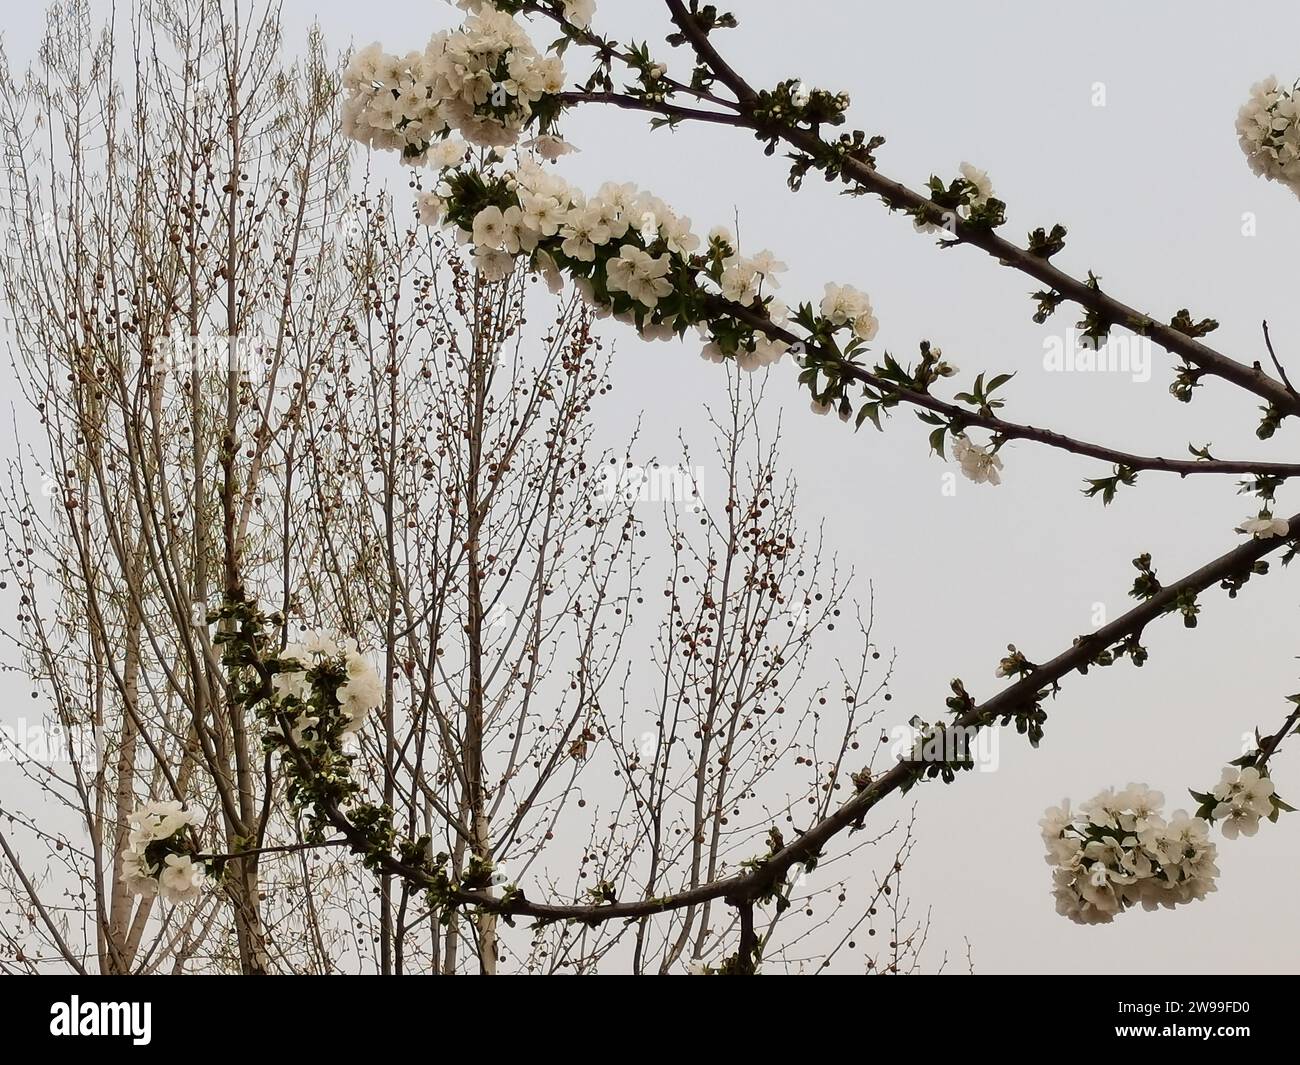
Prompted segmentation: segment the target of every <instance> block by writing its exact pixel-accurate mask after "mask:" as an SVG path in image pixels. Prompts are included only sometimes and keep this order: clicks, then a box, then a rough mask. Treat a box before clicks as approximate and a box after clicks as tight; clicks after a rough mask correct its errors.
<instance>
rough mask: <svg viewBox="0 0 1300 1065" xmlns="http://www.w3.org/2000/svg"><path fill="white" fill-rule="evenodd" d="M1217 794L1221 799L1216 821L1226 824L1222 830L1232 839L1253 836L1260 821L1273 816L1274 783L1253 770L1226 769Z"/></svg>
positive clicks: (1217, 798)
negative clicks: (1262, 818)
mask: <svg viewBox="0 0 1300 1065" xmlns="http://www.w3.org/2000/svg"><path fill="white" fill-rule="evenodd" d="M1213 795H1214V798H1215V799H1216V800H1218V803H1217V805H1216V806H1215V807H1214V820H1215V821H1218V822H1222V824H1220V825H1219V830H1220V831H1221V832H1222V833H1223V834H1224V836H1226V837H1227V838H1228V839H1236V838H1237V837H1238V836H1239V835H1240V836H1253V835H1254V834H1255V833H1256V832H1258V831H1259V819H1260V818H1261V817H1270V816H1271V815H1272V813H1273V782H1272V781H1271V780H1269V779H1268V777H1266V776H1262V775H1261V774H1260V772H1259V770H1258V769H1255V768H1253V767H1249V766H1248V767H1247V768H1245V769H1238V768H1237V767H1235V766H1226V767H1225V768H1224V770H1223V778H1222V779H1221V780H1220V781H1219V783H1218V784H1217V785H1216V786H1215V788H1214V792H1213Z"/></svg>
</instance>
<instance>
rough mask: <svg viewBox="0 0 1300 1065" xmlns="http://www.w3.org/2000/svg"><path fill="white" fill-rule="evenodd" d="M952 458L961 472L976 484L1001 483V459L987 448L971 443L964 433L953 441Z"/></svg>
mask: <svg viewBox="0 0 1300 1065" xmlns="http://www.w3.org/2000/svg"><path fill="white" fill-rule="evenodd" d="M952 457H953V458H954V459H956V460H957V461H958V462H959V463H960V464H961V472H962V473H964V474H965V475H966V476H967V477H968V478H969V479H970V480H972V481H974V482H975V483H976V484H986V483H987V484H1001V483H1002V459H1001V458H999V457H998V456H997V455H996V454H994V453H993V452H992V451H990V450H989V449H988V448H987V447H980V446H979V445H978V444H974V443H972V442H971V441H970V440H969V439H968V438H967V437H966V434H965V433H963V434H962V435H961V436H958V437H957V438H956V439H954V440H953V442H952Z"/></svg>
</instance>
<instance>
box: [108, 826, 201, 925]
mask: <svg viewBox="0 0 1300 1065" xmlns="http://www.w3.org/2000/svg"><path fill="white" fill-rule="evenodd" d="M128 820H129V822H130V825H131V833H130V836H129V840H128V847H127V850H126V851H125V852H124V853H123V855H122V883H123V884H125V885H126V889H127V890H128V891H129V892H131V893H132V894H135V895H147V896H154V895H161V896H162V897H163V898H164V899H166V900H167V901H168V902H185V901H187V900H189V899H193V898H196V897H197V896H198V894H199V892H200V890H201V889H202V888H203V885H204V884H205V883H206V881H207V870H206V868H205V867H204V865H203V863H202V862H196V861H194V859H193V857H192V856H191V854H190V853H189V844H188V841H187V840H186V839H185V829H186V828H188V827H189V826H190V825H193V824H197V823H198V818H197V817H196V816H195V815H194V813H193V811H190V810H186V809H183V808H182V806H181V803H179V802H176V801H171V802H147V803H145V804H144V805H143V806H141V807H140V808H139V809H138V810H136V811H135V813H133V814H132V815H131V816H130V818H129V819H128Z"/></svg>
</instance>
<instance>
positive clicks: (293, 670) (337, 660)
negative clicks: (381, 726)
mask: <svg viewBox="0 0 1300 1065" xmlns="http://www.w3.org/2000/svg"><path fill="white" fill-rule="evenodd" d="M279 658H280V665H279V667H278V671H277V672H276V674H275V675H274V677H273V678H272V686H273V691H274V698H275V702H276V703H277V704H278V705H279V706H280V707H281V708H283V709H285V710H290V711H292V710H296V711H297V716H296V717H295V719H294V721H293V725H292V728H291V731H290V735H291V736H292V738H293V742H294V743H295V744H296V745H297V746H299V747H302V746H311V745H313V744H315V743H317V742H319V740H320V739H321V736H320V730H319V729H318V726H319V725H320V724H321V715H320V713H319V703H316V704H313V703H312V695H313V684H312V679H311V675H310V673H309V671H311V670H314V669H316V668H317V667H319V666H322V665H325V664H330V663H332V664H333V665H334V666H336V667H337V668H338V669H339V670H340V673H339V674H338V675H339V676H341V677H342V678H343V680H342V683H340V684H339V685H338V688H337V689H336V691H335V700H336V703H337V709H338V712H339V714H340V715H341V717H342V724H341V728H340V729H339V734H340V735H344V736H347V735H351V734H352V733H355V732H359V731H360V730H361V727H362V725H364V724H365V720H366V717H367V715H368V714H369V713H370V712H371V711H372V710H374V709H375V708H376V707H378V706H379V705H380V703H382V702H383V700H384V687H383V683H382V682H381V681H380V679H379V675H378V673H376V672H375V667H374V666H373V665H372V664H371V662H370V659H369V658H368V657H366V656H365V655H363V654H361V653H360V652H359V651H358V650H357V645H356V642H355V641H353V640H343V641H341V642H339V643H336V642H335V641H333V640H331V639H328V638H326V637H323V636H317V635H312V636H309V637H307V638H306V639H304V640H303V641H302V642H301V643H297V644H290V645H289V646H288V647H286V648H285V649H284V651H283V652H281V654H280V656H279ZM273 731H275V732H277V733H278V732H280V729H279V727H278V726H273Z"/></svg>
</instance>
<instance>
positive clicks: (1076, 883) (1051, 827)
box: [1038, 784, 1219, 924]
mask: <svg viewBox="0 0 1300 1065" xmlns="http://www.w3.org/2000/svg"><path fill="white" fill-rule="evenodd" d="M1163 806H1164V796H1162V795H1161V794H1160V793H1159V792H1158V791H1152V790H1151V789H1149V788H1147V787H1146V786H1145V785H1141V784H1130V785H1129V786H1128V787H1127V788H1125V789H1123V790H1122V791H1119V792H1116V791H1115V790H1114V789H1113V788H1107V789H1106V790H1105V791H1103V792H1102V793H1101V794H1100V795H1097V796H1096V797H1095V798H1093V799H1090V800H1089V801H1088V802H1086V803H1084V804H1083V805H1082V807H1081V808H1080V809H1079V810H1078V811H1073V810H1071V809H1070V804H1069V800H1065V801H1063V802H1062V803H1061V805H1060V806H1059V807H1053V808H1051V809H1049V810H1048V811H1047V813H1046V815H1045V816H1044V817H1043V819H1042V820H1041V821H1039V822H1038V823H1039V826H1040V827H1041V828H1042V834H1043V842H1044V844H1046V846H1047V864H1048V865H1050V866H1052V868H1053V870H1054V872H1053V874H1052V880H1053V884H1054V890H1053V895H1054V896H1055V898H1056V912H1057V913H1059V914H1061V915H1062V916H1063V917H1068V918H1069V919H1070V920H1071V921H1074V922H1075V923H1076V924H1106V923H1109V922H1110V921H1113V920H1114V919H1115V915H1116V914H1119V913H1122V912H1123V911H1124V910H1126V909H1128V908H1130V907H1131V906H1135V905H1138V904H1141V906H1142V908H1143V909H1146V910H1154V909H1156V908H1157V907H1160V906H1164V907H1173V906H1177V905H1179V904H1180V903H1184V902H1192V901H1194V900H1196V899H1201V898H1204V897H1205V896H1206V895H1207V894H1208V893H1209V892H1211V891H1214V890H1215V883H1214V878H1215V877H1216V876H1218V874H1219V869H1218V866H1216V865H1215V864H1214V859H1215V857H1216V853H1217V852H1216V849H1215V846H1214V844H1213V843H1211V842H1210V838H1209V832H1210V826H1209V824H1208V823H1207V822H1206V821H1204V820H1203V819H1201V818H1199V817H1190V816H1188V814H1187V813H1186V812H1185V811H1183V810H1179V811H1177V812H1176V813H1174V815H1173V816H1172V817H1171V818H1169V820H1165V818H1164V817H1163V815H1162V808H1163Z"/></svg>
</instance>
